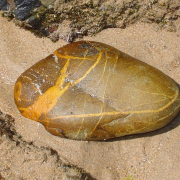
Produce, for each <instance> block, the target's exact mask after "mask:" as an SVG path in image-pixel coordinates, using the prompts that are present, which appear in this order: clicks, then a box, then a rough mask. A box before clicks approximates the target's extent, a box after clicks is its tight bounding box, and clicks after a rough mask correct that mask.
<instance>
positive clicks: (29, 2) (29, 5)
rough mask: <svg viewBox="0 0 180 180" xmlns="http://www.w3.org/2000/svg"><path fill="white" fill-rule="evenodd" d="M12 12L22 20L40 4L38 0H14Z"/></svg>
mask: <svg viewBox="0 0 180 180" xmlns="http://www.w3.org/2000/svg"><path fill="white" fill-rule="evenodd" d="M15 4H16V9H15V10H14V14H15V16H16V18H18V19H19V20H21V21H23V20H25V19H26V18H28V16H29V15H30V11H31V10H32V9H34V8H36V7H39V6H40V5H41V2H40V1H39V0H16V1H15Z"/></svg>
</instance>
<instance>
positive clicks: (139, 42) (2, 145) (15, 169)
mask: <svg viewBox="0 0 180 180" xmlns="http://www.w3.org/2000/svg"><path fill="white" fill-rule="evenodd" d="M83 40H93V41H98V42H102V43H106V44H108V45H111V46H113V47H115V48H117V49H119V50H121V51H123V52H125V53H127V54H129V55H131V56H133V57H135V58H138V59H140V60H142V61H144V62H146V63H148V64H150V65H152V66H154V67H156V68H158V69H160V70H161V71H163V72H164V73H165V74H167V75H168V76H170V77H171V78H172V79H174V80H175V81H176V82H177V83H178V84H180V54H179V52H180V29H179V30H178V31H177V32H167V31H165V30H159V29H158V28H157V26H156V25H154V24H143V23H142V22H141V23H135V24H133V25H130V26H129V27H127V28H125V29H118V28H117V29H115V28H114V29H106V30H103V31H102V32H100V33H99V34H97V35H96V36H93V37H84V38H83ZM65 44H67V42H65V41H63V40H59V41H58V42H56V43H53V42H51V41H50V40H49V39H48V38H38V37H35V36H34V35H33V34H31V33H30V32H29V31H26V30H24V29H20V28H19V27H17V26H15V25H14V23H13V22H8V21H7V20H6V19H5V18H2V17H0V111H2V113H3V114H8V115H11V116H12V118H13V119H14V120H15V127H14V128H15V130H16V132H17V133H18V134H19V135H20V136H22V139H23V141H24V142H26V143H27V144H26V143H25V144H24V145H23V147H22V145H21V146H20V145H19V144H18V143H17V142H16V141H11V140H7V139H6V138H5V137H4V138H2V139H4V140H3V141H2V140H1V141H0V177H1V178H5V179H21V178H22V179H38V180H41V179H43V180H49V179H63V176H62V177H60V175H59V177H58V176H56V175H57V173H58V172H57V171H58V170H57V161H56V160H55V159H54V157H53V153H52V154H48V153H47V152H46V156H47V157H46V158H45V159H46V161H43V159H42V158H39V157H40V156H43V155H42V154H40V153H41V152H45V151H46V150H47V149H51V150H53V151H54V152H56V155H57V154H58V156H59V159H60V160H61V161H62V162H64V163H67V164H72V165H74V166H77V167H79V168H82V169H83V170H84V171H85V172H87V173H89V174H90V175H91V177H93V178H94V179H97V180H116V179H117V180H120V179H124V178H126V177H129V178H132V179H135V180H160V179H163V180H173V179H180V171H179V167H180V161H179V159H180V151H179V149H180V138H179V137H180V126H179V124H180V114H179V115H178V116H177V117H176V118H175V119H174V120H173V121H172V123H170V124H169V125H167V126H166V127H164V128H162V129H160V130H157V131H155V132H150V133H146V134H142V135H133V136H127V137H122V138H117V139H114V140H112V141H108V142H95V141H90V142H87V141H74V140H68V139H62V138H59V137H56V136H53V135H51V134H50V133H48V132H47V131H46V130H45V128H44V127H43V126H42V125H41V124H40V123H37V122H34V121H32V120H29V119H26V118H24V117H22V116H21V115H20V113H19V111H18V109H17V108H16V106H15V103H14V97H13V91H14V84H15V81H16V79H17V78H18V76H20V75H21V73H22V72H24V71H25V70H26V69H28V68H29V67H30V66H32V65H33V64H34V63H36V62H38V61H39V60H41V59H42V58H45V57H46V56H48V55H49V54H50V53H52V52H53V51H54V50H56V49H57V48H60V47H62V46H63V45H65ZM11 143H12V144H11ZM31 145H32V146H31ZM41 148H42V151H41ZM44 148H45V149H44ZM52 177H53V178H52ZM1 178H0V179H1Z"/></svg>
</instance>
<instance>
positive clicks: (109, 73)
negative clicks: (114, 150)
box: [14, 41, 180, 140]
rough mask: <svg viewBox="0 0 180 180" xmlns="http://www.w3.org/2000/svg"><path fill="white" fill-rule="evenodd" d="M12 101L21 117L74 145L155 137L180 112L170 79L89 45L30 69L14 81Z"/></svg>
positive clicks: (79, 45)
mask: <svg viewBox="0 0 180 180" xmlns="http://www.w3.org/2000/svg"><path fill="white" fill-rule="evenodd" d="M14 98H15V103H16V105H17V107H18V109H19V111H20V112H21V114H22V115H23V116H24V117H26V118H29V119H32V120H35V121H38V122H41V123H42V124H43V125H44V126H45V128H46V129H47V130H48V131H49V132H50V133H52V134H53V135H56V136H60V137H65V138H70V139H77V140H103V139H110V138H115V137H120V136H125V135H130V134H138V133H145V132H149V131H154V130H156V129H159V128H161V127H163V126H165V125H167V124H168V123H169V122H171V121H172V120H173V118H174V117H175V116H176V115H177V114H178V112H179V111H180V92H179V88H178V86H177V85H176V83H175V82H174V81H173V80H172V79H171V78H169V77H168V76H167V75H165V74H164V73H162V72H161V71H159V70H158V69H156V68H154V67H152V66H150V65H148V64H146V63H144V62H142V61H139V60H137V59H135V58H133V57H131V56H129V55H127V54H125V53H123V52H121V51H119V50H117V49H115V48H113V47H111V46H108V45H106V44H103V43H99V42H92V41H79V42H74V43H71V44H68V45H66V46H64V47H62V48H60V49H57V50H56V51H55V52H54V53H53V54H51V55H49V56H48V57H46V58H45V59H43V60H41V61H39V62H37V63H36V64H35V65H33V66H32V67H30V68H29V69H28V70H26V71H25V72H24V73H23V74H22V75H21V76H20V77H19V78H18V79H17V82H16V84H15V88H14Z"/></svg>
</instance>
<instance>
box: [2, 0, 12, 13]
mask: <svg viewBox="0 0 180 180" xmlns="http://www.w3.org/2000/svg"><path fill="white" fill-rule="evenodd" d="M9 8H10V4H9V3H8V2H7V1H6V0H0V10H2V11H7V10H8V9H9Z"/></svg>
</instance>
